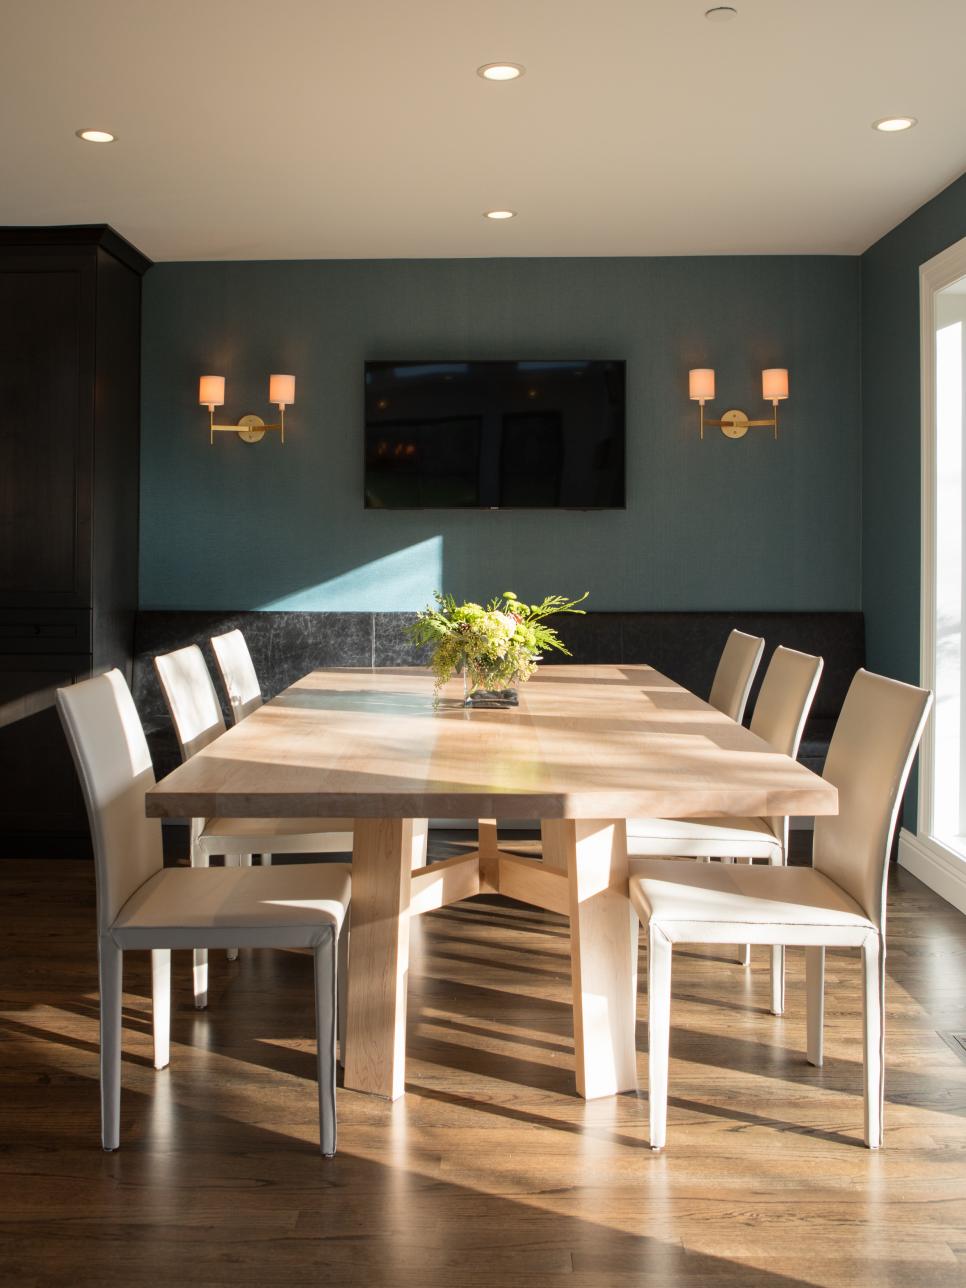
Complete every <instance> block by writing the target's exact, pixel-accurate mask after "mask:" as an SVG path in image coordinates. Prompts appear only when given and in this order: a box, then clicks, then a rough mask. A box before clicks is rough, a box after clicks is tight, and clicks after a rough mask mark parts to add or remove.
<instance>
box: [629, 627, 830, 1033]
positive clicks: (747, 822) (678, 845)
mask: <svg viewBox="0 0 966 1288" xmlns="http://www.w3.org/2000/svg"><path fill="white" fill-rule="evenodd" d="M821 674H822V659H821V658H820V657H813V656H812V655H811V654H810V653H799V652H797V651H796V650H795V649H790V648H783V647H779V648H777V649H776V650H775V652H774V653H773V654H772V658H771V661H770V662H769V664H768V670H767V671H766V672H765V678H764V680H763V681H762V685H761V690H760V692H759V694H758V701H757V702H756V703H755V710H754V714H753V715H752V717H751V732H752V733H755V734H757V735H758V737H759V738H761V739H763V740H764V741H765V742H767V743H768V744H769V746H771V747H774V748H775V750H776V751H780V752H782V753H783V754H784V755H786V756H791V757H792V759H793V760H794V759H795V757H796V756H797V755H798V748H799V746H800V744H801V741H802V731H803V730H804V728H805V721H806V720H807V719H808V713H809V712H810V711H811V709H812V702H813V700H814V698H815V692H816V690H817V688H818V682H819V678H820V677H821ZM627 853H628V856H629V859H630V873H631V876H633V875H634V873H635V872H636V871H637V869H638V866H639V860H640V859H641V858H643V857H648V858H650V857H655V858H656V857H667V858H687V857H692V858H700V859H722V860H724V861H726V862H731V861H733V860H737V861H738V862H743V863H752V862H753V861H754V860H755V859H763V860H765V861H766V862H767V863H771V864H775V865H777V864H781V863H784V862H785V861H786V855H787V853H788V819H787V818H781V817H777V816H776V817H769V818H680V819H677V818H664V819H662V818H629V819H628V820H627ZM741 960H742V962H743V963H747V962H748V961H749V960H750V953H749V948H748V946H747V945H746V946H745V948H744V950H743V952H742V955H741ZM784 980H785V950H784V949H783V948H782V947H781V946H780V945H776V946H775V947H773V948H772V958H771V986H772V987H771V992H772V997H771V1009H772V1011H773V1012H774V1014H775V1015H781V1014H782V1012H783V1011H784V1009H785V984H784Z"/></svg>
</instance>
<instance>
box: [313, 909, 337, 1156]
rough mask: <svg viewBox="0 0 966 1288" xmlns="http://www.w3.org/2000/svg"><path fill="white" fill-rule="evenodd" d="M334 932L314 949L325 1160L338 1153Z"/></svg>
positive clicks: (322, 1133)
mask: <svg viewBox="0 0 966 1288" xmlns="http://www.w3.org/2000/svg"><path fill="white" fill-rule="evenodd" d="M337 951H338V950H337V946H336V942H335V931H334V930H333V931H332V933H331V934H330V935H329V936H328V937H327V939H326V940H325V942H324V943H322V944H319V946H318V948H316V950H315V1031H316V1042H317V1044H318V1066H319V1074H318V1077H319V1145H320V1148H321V1150H322V1153H323V1154H324V1155H325V1156H326V1158H331V1157H332V1156H333V1154H334V1153H335V1144H336V1131H335V1030H336V1017H335V1012H336V996H335V993H336V975H337V966H336V953H337Z"/></svg>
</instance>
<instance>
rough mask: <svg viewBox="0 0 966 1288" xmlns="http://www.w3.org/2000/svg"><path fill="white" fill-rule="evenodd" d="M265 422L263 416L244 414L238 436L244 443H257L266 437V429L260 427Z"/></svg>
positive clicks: (239, 423)
mask: <svg viewBox="0 0 966 1288" xmlns="http://www.w3.org/2000/svg"><path fill="white" fill-rule="evenodd" d="M264 424H265V422H264V421H263V420H262V418H261V416H242V418H241V420H240V421H239V422H238V426H239V428H238V437H239V438H240V439H241V440H242V442H243V443H257V442H259V441H260V440H261V439H263V438H264V437H265V431H264V429H261V428H260V426H262V425H264Z"/></svg>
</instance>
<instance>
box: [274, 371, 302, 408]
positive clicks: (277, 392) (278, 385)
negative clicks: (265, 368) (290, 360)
mask: <svg viewBox="0 0 966 1288" xmlns="http://www.w3.org/2000/svg"><path fill="white" fill-rule="evenodd" d="M268 401H269V402H270V403H274V404H275V406H276V407H290V406H291V405H292V403H294V402H295V377H294V376H269V378H268Z"/></svg>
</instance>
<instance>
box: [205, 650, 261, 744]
mask: <svg viewBox="0 0 966 1288" xmlns="http://www.w3.org/2000/svg"><path fill="white" fill-rule="evenodd" d="M211 649H212V652H213V653H214V655H215V662H216V663H217V664H218V671H219V673H220V675H221V682H222V684H223V685H224V688H225V693H226V694H227V696H228V703H229V706H230V707H231V714H232V718H233V719H234V721H235V724H238V722H239V721H240V720H244V719H245V717H246V716H249V715H251V713H252V712H253V711H255V710H257V708H258V707H260V706H261V705H262V689H261V685H260V684H259V683H258V676H257V675H256V673H255V664H254V662H253V661H252V655H251V653H249V651H248V645H247V644H246V643H245V637H244V635H243V634H242V633H241V631H228V632H227V634H225V635H213V636H212V637H211Z"/></svg>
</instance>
